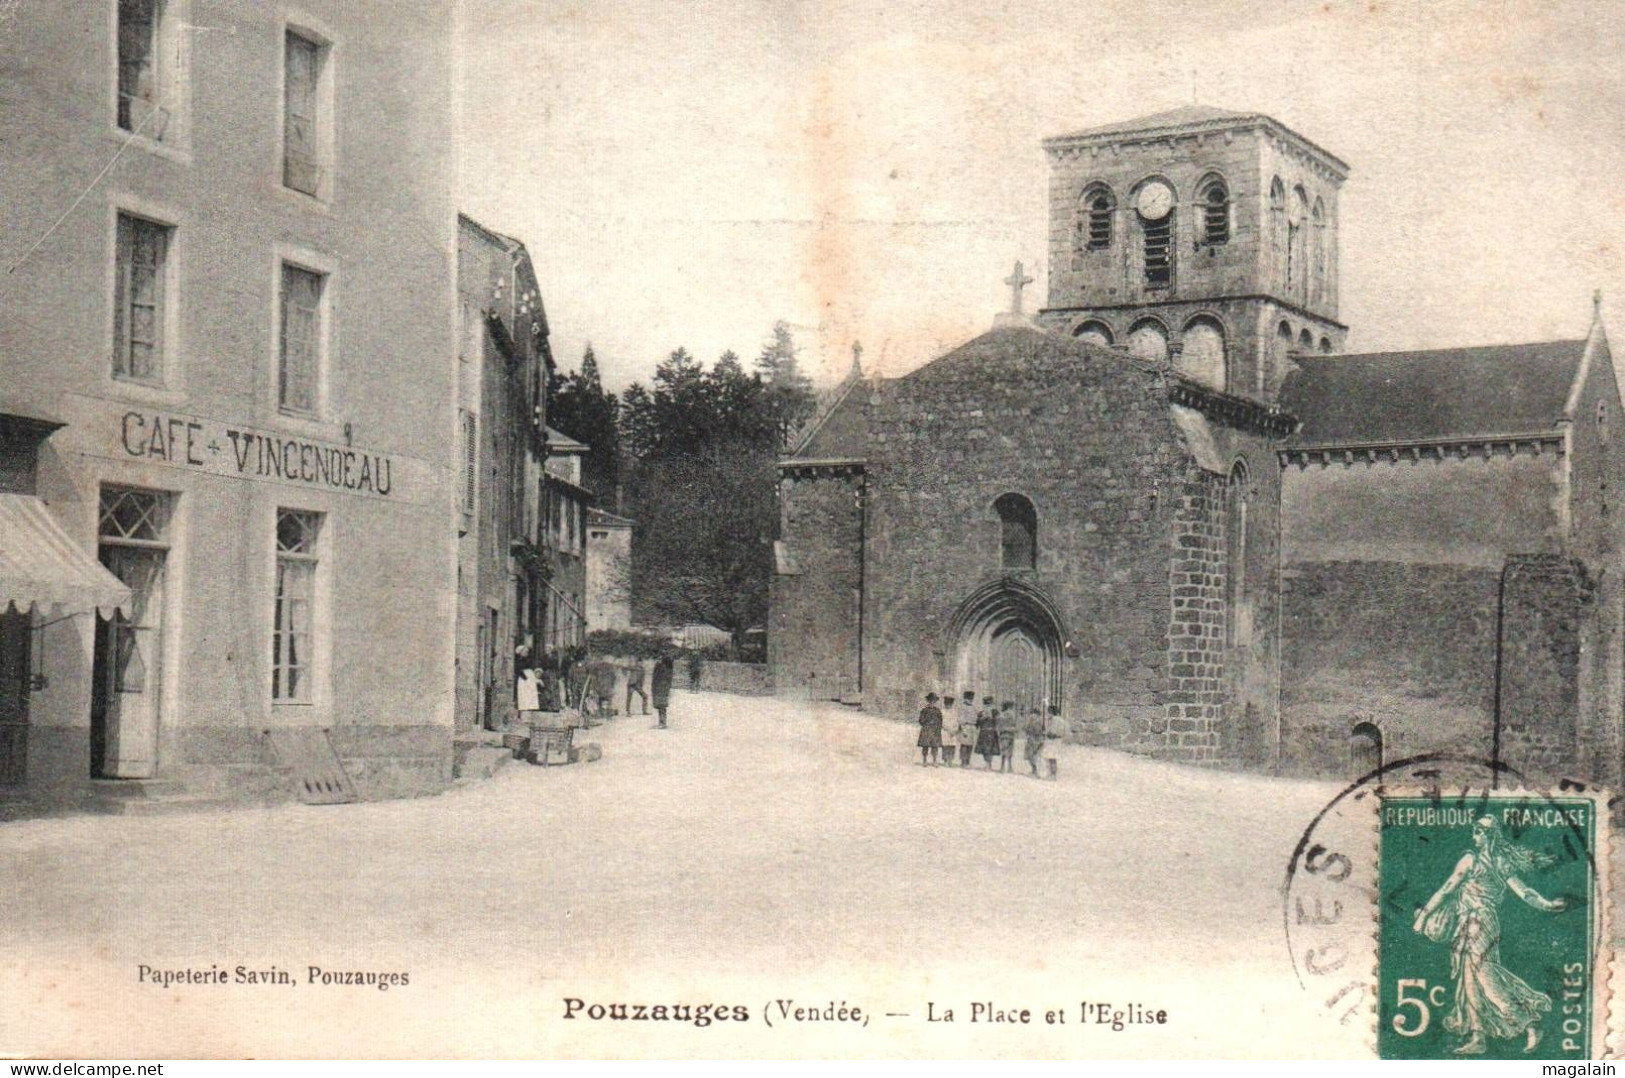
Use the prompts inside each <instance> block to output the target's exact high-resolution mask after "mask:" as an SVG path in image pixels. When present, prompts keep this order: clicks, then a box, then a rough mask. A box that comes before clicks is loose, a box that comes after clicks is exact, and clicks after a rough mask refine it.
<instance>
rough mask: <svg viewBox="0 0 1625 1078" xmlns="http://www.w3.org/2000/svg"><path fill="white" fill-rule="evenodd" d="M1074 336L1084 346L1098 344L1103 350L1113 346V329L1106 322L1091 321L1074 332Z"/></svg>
mask: <svg viewBox="0 0 1625 1078" xmlns="http://www.w3.org/2000/svg"><path fill="white" fill-rule="evenodd" d="M1072 336H1074V337H1076V338H1077V339H1078V340H1080V341H1082V342H1083V343H1084V344H1098V345H1100V346H1101V347H1102V348H1110V347H1111V346H1112V327H1110V326H1108V325H1107V324H1106V323H1104V322H1099V321H1095V320H1094V319H1090V320H1089V321H1087V322H1084V323H1083V324H1082V325H1080V326H1078V328H1077V329H1075V330H1073V331H1072Z"/></svg>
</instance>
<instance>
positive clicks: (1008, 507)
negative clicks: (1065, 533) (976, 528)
mask: <svg viewBox="0 0 1625 1078" xmlns="http://www.w3.org/2000/svg"><path fill="white" fill-rule="evenodd" d="M993 509H994V511H995V512H996V513H998V514H999V527H1000V531H999V565H1000V566H1001V567H1003V568H1005V569H1036V568H1038V513H1037V512H1036V511H1035V510H1034V509H1033V503H1032V502H1030V501H1028V500H1027V499H1026V498H1024V497H1022V496H1021V495H1020V494H1001V495H999V497H998V500H996V501H995V502H994V503H993Z"/></svg>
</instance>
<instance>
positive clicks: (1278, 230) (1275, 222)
mask: <svg viewBox="0 0 1625 1078" xmlns="http://www.w3.org/2000/svg"><path fill="white" fill-rule="evenodd" d="M1289 231H1290V230H1289V229H1288V227H1287V220H1286V184H1284V183H1282V182H1281V177H1279V176H1276V177H1275V178H1274V179H1272V180H1270V251H1271V255H1272V257H1273V258H1274V259H1275V264H1276V265H1277V266H1282V265H1285V264H1286V262H1287V260H1289V258H1290V254H1289V252H1290V250H1291V244H1290V243H1288V239H1289V238H1290V237H1289V235H1288V233H1289ZM1286 275H1287V277H1286V282H1284V283H1283V291H1284V290H1285V288H1286V287H1287V286H1289V283H1290V281H1291V278H1292V267H1291V266H1290V265H1287V266H1286Z"/></svg>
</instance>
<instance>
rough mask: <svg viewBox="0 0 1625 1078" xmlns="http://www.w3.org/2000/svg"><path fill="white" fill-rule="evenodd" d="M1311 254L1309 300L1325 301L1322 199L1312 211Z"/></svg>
mask: <svg viewBox="0 0 1625 1078" xmlns="http://www.w3.org/2000/svg"><path fill="white" fill-rule="evenodd" d="M1309 216H1310V225H1311V227H1310V232H1309V243H1310V256H1309V271H1310V273H1311V274H1312V276H1313V280H1312V283H1311V284H1310V287H1309V301H1310V302H1311V303H1324V302H1325V300H1326V207H1325V204H1324V203H1322V202H1321V200H1320V199H1318V198H1317V199H1315V208H1314V210H1312V211H1311V212H1310V215H1309Z"/></svg>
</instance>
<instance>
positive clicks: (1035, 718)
mask: <svg viewBox="0 0 1625 1078" xmlns="http://www.w3.org/2000/svg"><path fill="white" fill-rule="evenodd" d="M1021 736H1022V738H1023V740H1022V745H1021V755H1022V758H1023V759H1025V760H1026V761H1027V770H1028V771H1030V772H1031V773H1032V776H1033V778H1035V779H1036V778H1037V777H1038V758H1039V756H1040V755H1041V754H1042V753H1043V751H1044V712H1043V711H1042V710H1040V709H1039V708H1036V707H1035V708H1033V709H1032V710H1030V711H1028V712H1027V721H1026V722H1025V723H1024V724H1022V727H1021Z"/></svg>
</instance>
